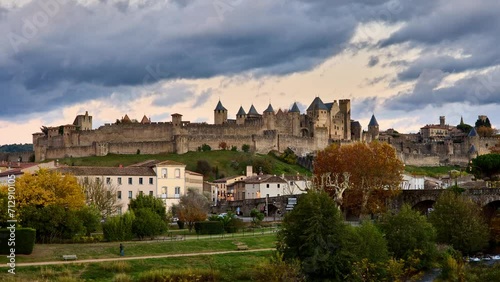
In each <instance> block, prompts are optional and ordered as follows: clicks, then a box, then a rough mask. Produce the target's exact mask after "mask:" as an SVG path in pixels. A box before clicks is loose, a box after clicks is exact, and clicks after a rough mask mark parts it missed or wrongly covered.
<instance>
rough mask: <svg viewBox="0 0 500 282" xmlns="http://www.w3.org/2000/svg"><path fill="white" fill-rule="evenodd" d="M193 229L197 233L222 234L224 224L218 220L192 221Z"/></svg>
mask: <svg viewBox="0 0 500 282" xmlns="http://www.w3.org/2000/svg"><path fill="white" fill-rule="evenodd" d="M194 230H195V232H196V234H198V235H208V234H223V233H224V225H223V224H222V222H220V221H198V222H195V223H194Z"/></svg>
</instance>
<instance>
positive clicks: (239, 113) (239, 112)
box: [236, 106, 247, 116]
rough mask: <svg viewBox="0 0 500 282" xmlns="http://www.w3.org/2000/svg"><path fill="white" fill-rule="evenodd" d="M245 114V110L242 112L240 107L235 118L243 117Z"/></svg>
mask: <svg viewBox="0 0 500 282" xmlns="http://www.w3.org/2000/svg"><path fill="white" fill-rule="evenodd" d="M246 114H247V113H245V110H243V107H242V106H240V109H239V110H238V113H237V114H236V115H237V116H244V115H246Z"/></svg>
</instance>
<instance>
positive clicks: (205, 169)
mask: <svg viewBox="0 0 500 282" xmlns="http://www.w3.org/2000/svg"><path fill="white" fill-rule="evenodd" d="M196 172H198V173H201V174H203V176H204V177H207V176H209V175H210V173H212V167H211V166H210V164H209V163H208V162H207V161H206V160H198V161H197V162H196Z"/></svg>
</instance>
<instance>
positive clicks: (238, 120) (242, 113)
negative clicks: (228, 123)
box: [236, 106, 247, 125]
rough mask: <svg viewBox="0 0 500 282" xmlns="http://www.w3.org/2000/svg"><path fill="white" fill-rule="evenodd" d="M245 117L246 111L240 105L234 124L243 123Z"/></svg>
mask: <svg viewBox="0 0 500 282" xmlns="http://www.w3.org/2000/svg"><path fill="white" fill-rule="evenodd" d="M246 118H247V113H245V110H243V107H241V106H240V109H239V111H238V113H237V114H236V124H240V125H242V124H245V119H246Z"/></svg>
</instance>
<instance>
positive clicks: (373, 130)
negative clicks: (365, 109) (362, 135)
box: [366, 115, 379, 142]
mask: <svg viewBox="0 0 500 282" xmlns="http://www.w3.org/2000/svg"><path fill="white" fill-rule="evenodd" d="M378 134H379V128H378V122H377V119H376V118H375V115H372V118H371V119H370V123H368V138H367V140H366V141H367V142H371V141H374V140H378Z"/></svg>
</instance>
